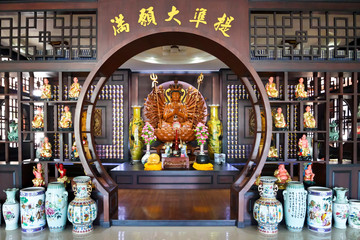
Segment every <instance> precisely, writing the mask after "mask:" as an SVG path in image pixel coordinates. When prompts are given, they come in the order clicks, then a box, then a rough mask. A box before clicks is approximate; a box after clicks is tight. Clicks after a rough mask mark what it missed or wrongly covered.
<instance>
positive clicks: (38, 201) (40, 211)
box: [20, 187, 46, 233]
mask: <svg viewBox="0 0 360 240" xmlns="http://www.w3.org/2000/svg"><path fill="white" fill-rule="evenodd" d="M20 216H21V228H22V232H26V233H35V232H40V231H42V230H44V229H45V225H46V219H45V188H43V187H29V188H24V189H21V190H20Z"/></svg>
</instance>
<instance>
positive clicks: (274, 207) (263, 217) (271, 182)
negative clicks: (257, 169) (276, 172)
mask: <svg viewBox="0 0 360 240" xmlns="http://www.w3.org/2000/svg"><path fill="white" fill-rule="evenodd" d="M276 180H277V179H276V177H270V176H269V177H268V176H264V177H260V181H261V183H260V185H259V187H258V190H259V194H260V198H259V199H258V200H256V202H255V204H254V211H253V215H254V218H255V220H256V221H257V222H258V224H259V225H258V230H259V231H260V232H261V233H265V234H276V233H277V232H278V224H279V223H280V222H281V220H282V219H283V207H282V204H281V202H279V201H278V200H277V199H276V194H277V191H278V187H277V185H276V184H275V182H276Z"/></svg>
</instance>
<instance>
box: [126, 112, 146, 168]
mask: <svg viewBox="0 0 360 240" xmlns="http://www.w3.org/2000/svg"><path fill="white" fill-rule="evenodd" d="M132 108H133V117H132V119H131V121H130V125H129V143H130V154H131V159H132V161H133V162H134V161H135V162H138V161H140V160H141V156H142V148H143V146H144V143H143V142H142V140H141V132H142V129H143V127H144V121H143V120H142V118H141V106H132Z"/></svg>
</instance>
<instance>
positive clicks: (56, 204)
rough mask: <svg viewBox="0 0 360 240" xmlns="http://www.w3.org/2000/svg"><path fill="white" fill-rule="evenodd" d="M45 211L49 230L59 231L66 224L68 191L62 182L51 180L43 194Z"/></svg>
mask: <svg viewBox="0 0 360 240" xmlns="http://www.w3.org/2000/svg"><path fill="white" fill-rule="evenodd" d="M45 196H46V198H45V213H46V220H47V224H48V226H49V230H50V232H61V231H62V230H64V229H65V226H66V213H67V211H66V210H67V206H68V192H67V191H66V190H65V185H64V183H62V182H51V183H49V184H48V188H47V191H46V194H45Z"/></svg>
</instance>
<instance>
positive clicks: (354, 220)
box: [349, 199, 360, 229]
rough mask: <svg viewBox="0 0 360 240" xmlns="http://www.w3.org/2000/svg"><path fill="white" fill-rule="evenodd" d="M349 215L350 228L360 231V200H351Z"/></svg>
mask: <svg viewBox="0 0 360 240" xmlns="http://www.w3.org/2000/svg"><path fill="white" fill-rule="evenodd" d="M349 202H350V213H349V226H350V227H352V228H357V229H360V200H356V199H351V200H350V201H349Z"/></svg>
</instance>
